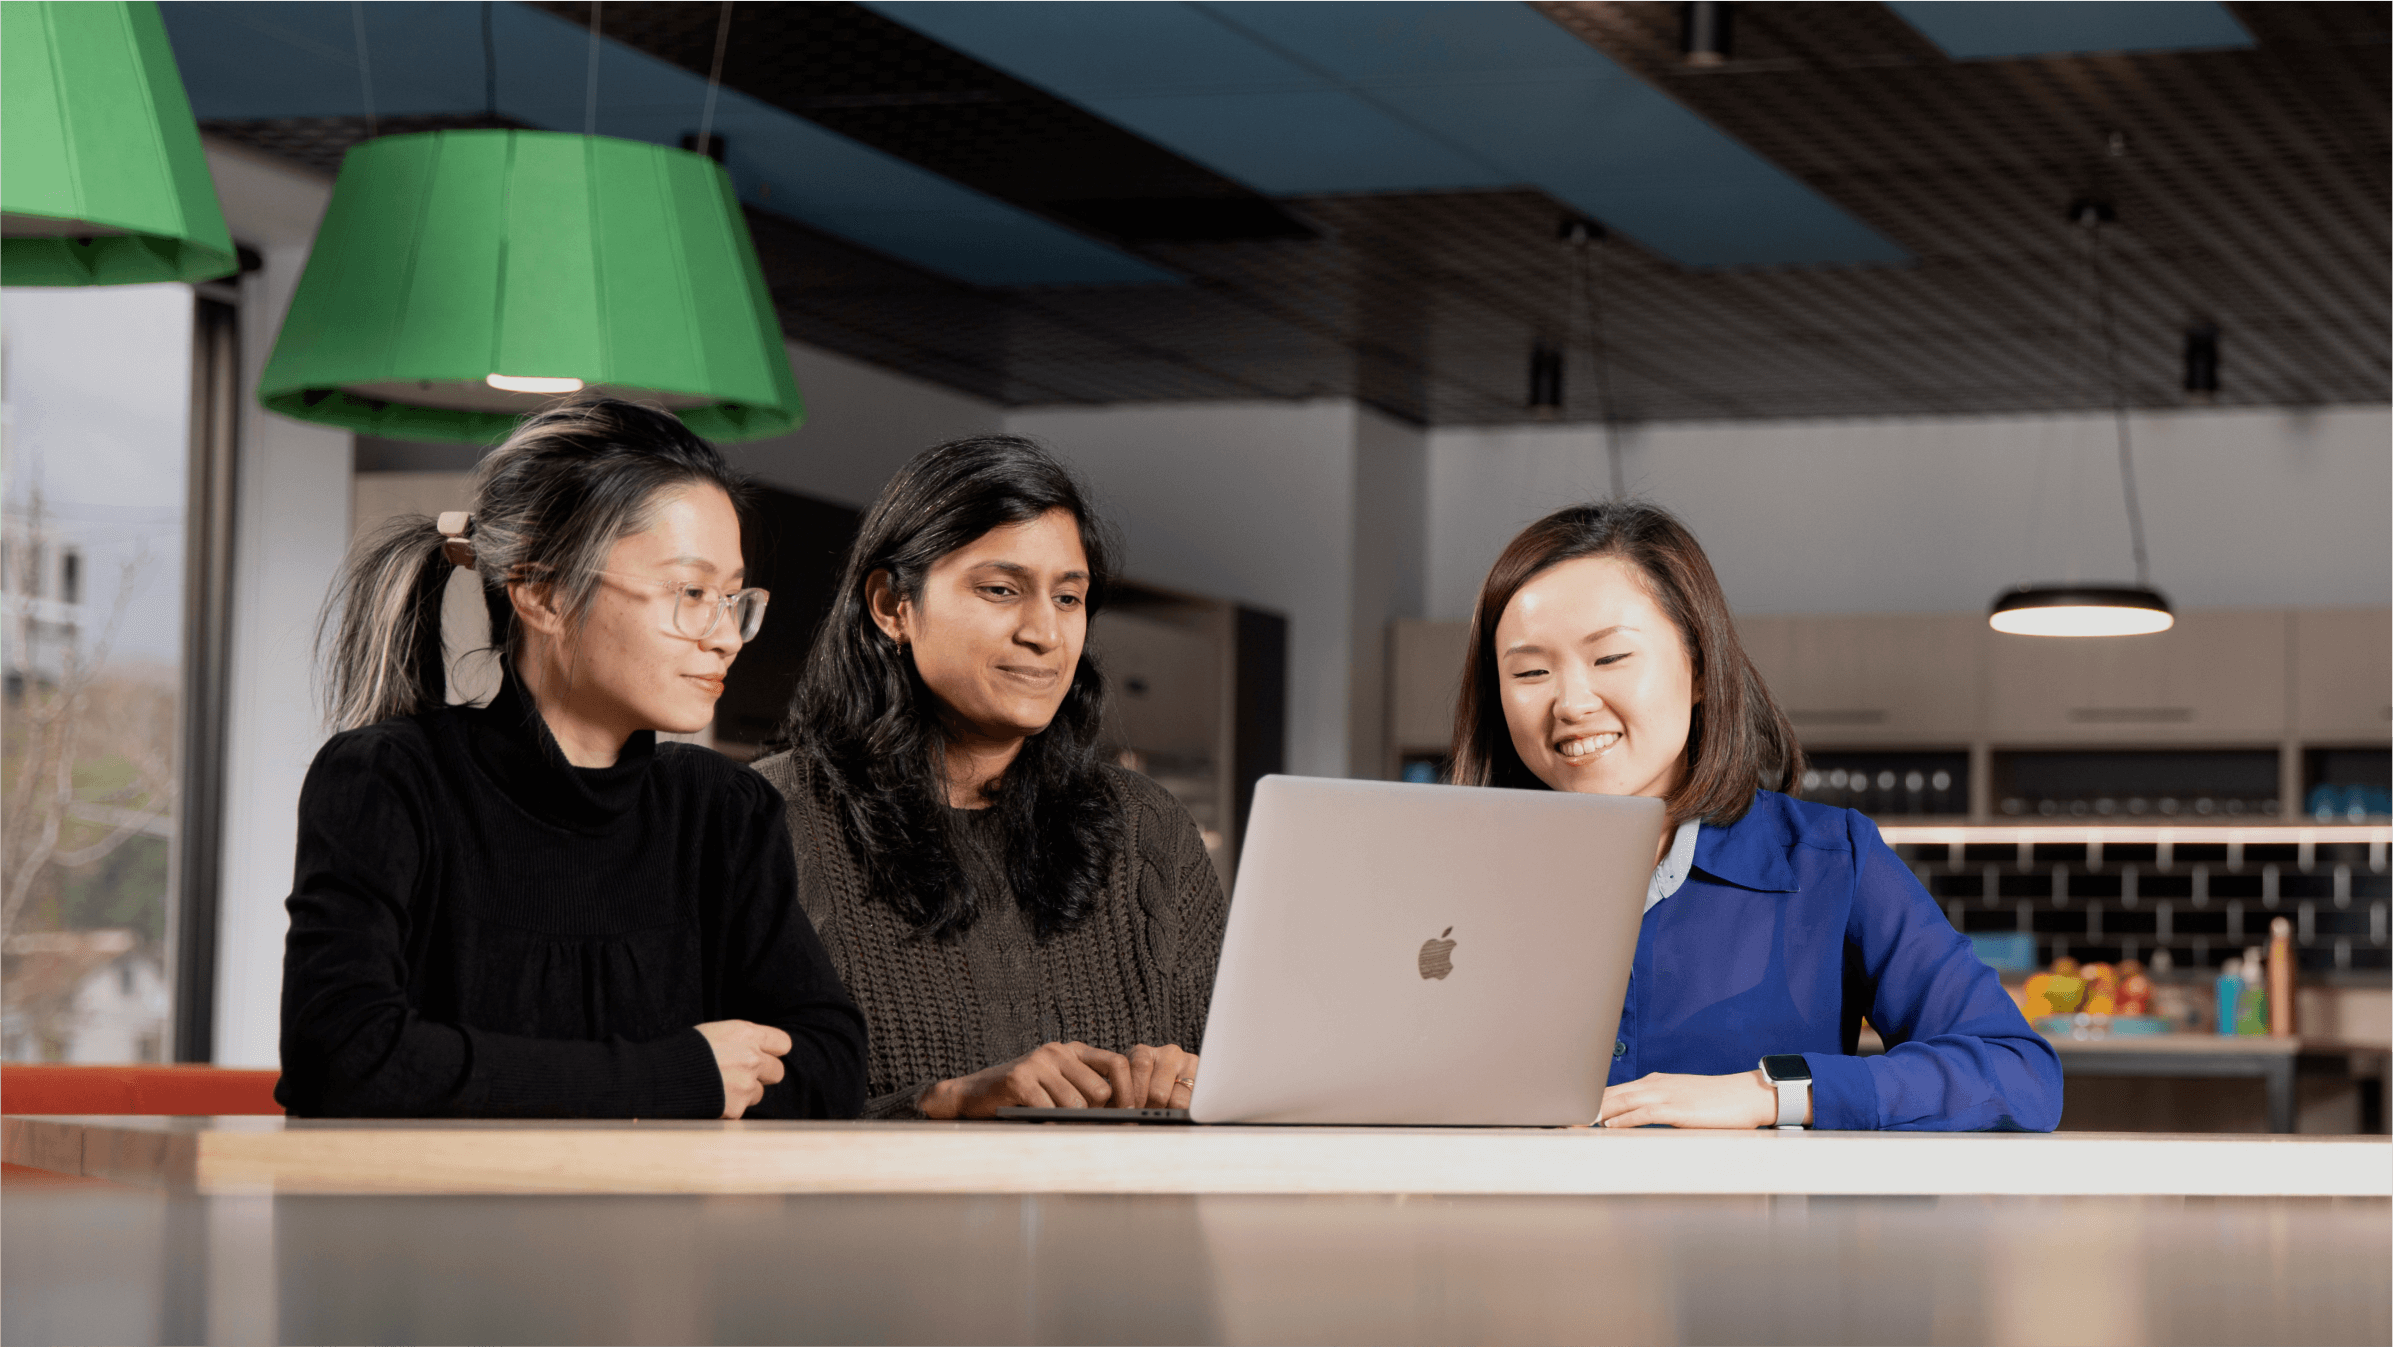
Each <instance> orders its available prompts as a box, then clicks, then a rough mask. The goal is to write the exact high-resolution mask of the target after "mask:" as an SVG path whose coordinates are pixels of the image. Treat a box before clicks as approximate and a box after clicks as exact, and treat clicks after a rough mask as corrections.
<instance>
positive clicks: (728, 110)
mask: <svg viewBox="0 0 2393 1347" xmlns="http://www.w3.org/2000/svg"><path fill="white" fill-rule="evenodd" d="M160 8H161V10H162V11H163V12H164V14H165V18H166V27H167V33H168V36H169V37H170V39H171V40H172V41H173V43H174V48H175V61H176V64H177V66H178V67H180V69H181V71H182V75H183V83H184V87H185V88H187V89H188V90H189V91H190V94H191V102H192V107H193V109H194V111H196V112H197V113H198V115H199V116H200V117H202V118H226V119H238V120H249V119H258V118H272V117H355V116H359V115H361V114H363V113H364V111H365V106H366V104H365V85H364V80H363V78H362V74H363V72H361V71H360V69H359V67H358V61H357V54H356V53H357V41H356V29H355V23H356V19H355V17H354V13H353V11H352V9H351V7H350V6H349V5H346V4H337V3H281V4H277V3H251V2H250V0H219V2H217V3H204V4H201V3H168V4H164V5H161V6H160ZM356 12H362V14H363V16H364V19H365V24H366V55H367V63H368V65H369V66H370V68H371V72H372V75H373V100H374V110H375V112H376V113H377V114H379V115H382V116H405V115H410V114H416V115H423V114H471V113H475V112H479V111H482V110H484V107H485V97H486V94H485V89H486V83H485V79H486V74H487V73H488V72H490V71H493V70H494V71H495V73H496V77H497V101H498V110H499V112H500V113H501V114H502V115H504V116H507V117H512V118H514V119H516V120H518V121H521V122H524V123H527V124H529V125H532V126H537V127H541V128H543V129H547V130H552V131H579V130H581V129H583V127H584V126H585V125H586V124H587V122H586V118H587V114H588V108H589V102H588V98H589V83H588V71H589V65H588V59H589V34H588V32H587V31H586V30H584V29H581V28H577V27H575V26H574V25H572V24H570V23H567V22H566V21H564V20H563V19H560V18H557V17H556V16H554V15H551V14H548V13H546V12H543V11H540V10H536V9H532V8H529V7H527V6H523V5H516V4H501V5H494V6H492V7H491V9H490V15H491V32H490V39H491V41H490V47H489V48H488V53H489V56H490V58H491V59H490V60H489V61H488V62H487V64H486V62H485V48H484V45H483V35H482V13H483V7H482V6H480V5H472V4H450V3H427V2H425V0H384V2H383V3H377V4H371V5H366V6H363V7H362V10H361V11H356ZM599 53H600V57H599V70H598V120H597V129H598V132H599V133H600V134H601V135H609V136H621V137H624V138H626V139H631V140H644V141H650V142H653V143H656V144H662V145H677V144H679V143H681V137H682V136H684V135H686V134H689V133H691V132H694V131H696V130H697V129H698V121H699V117H700V115H701V109H702V106H703V104H704V102H705V98H706V81H705V80H704V79H702V78H700V77H699V76H697V75H694V74H692V73H690V72H689V71H686V70H683V69H681V68H680V67H679V66H675V65H672V64H669V63H667V62H664V61H660V60H658V59H656V58H654V57H652V56H648V55H646V54H645V53H642V52H637V51H633V50H631V49H630V48H628V47H625V46H622V45H621V44H619V43H614V42H602V43H601V44H600V46H599ZM715 129H716V130H717V131H719V132H720V133H721V134H722V136H723V140H724V143H725V145H726V146H728V147H729V153H728V155H727V158H726V164H725V167H726V168H728V169H729V170H730V172H731V178H732V182H733V184H734V185H735V186H736V187H737V189H738V190H739V193H740V197H741V199H742V200H744V201H747V202H749V203H750V204H752V205H756V206H759V207H761V208H763V209H766V210H770V211H772V212H774V213H775V214H778V215H783V216H787V217H789V218H791V219H794V220H799V221H802V222H804V223H806V224H809V225H812V226H814V227H815V228H817V229H820V230H822V231H824V232H825V233H829V234H835V235H837V236H839V237H841V238H844V239H847V240H849V241H851V242H854V243H858V244H861V245H863V246H864V247H867V248H871V249H874V250H876V251H879V252H883V253H886V254H888V255H890V256H892V257H898V258H902V259H904V260H906V261H908V262H912V263H914V264H915V265H917V266H921V267H924V268H926V269H928V270H931V271H935V272H938V273H940V274H941V275H944V276H949V277H952V278H954V279H956V280H960V281H964V282H967V283H969V284H974V285H1006V286H1013V285H1150V284H1173V283H1177V282H1178V280H1179V278H1178V277H1176V276H1174V275H1173V274H1172V273H1171V272H1169V271H1166V270H1164V269H1162V268H1160V267H1157V266H1154V265H1153V264H1151V263H1148V262H1145V261H1143V260H1141V259H1139V258H1136V257H1133V256H1131V255H1130V254H1128V253H1126V252H1123V251H1121V250H1120V249H1118V248H1114V247H1111V246H1109V245H1107V244H1104V243H1100V242H1098V241H1096V240H1094V239H1091V238H1088V237H1086V236H1084V235H1081V234H1078V233H1075V232H1073V231H1072V230H1069V229H1066V228H1064V227H1063V226H1061V225H1058V224H1055V223H1053V222H1051V221H1049V220H1046V219H1044V218H1042V217H1040V216H1037V215H1033V214H1031V213H1030V212H1028V211H1025V210H1022V209H1020V208H1018V207H1015V206H1012V205H1009V204H1007V203H1005V202H1003V201H999V200H997V199H996V198H994V197H991V196H988V195H986V194H984V193H981V192H977V191H974V190H973V189H971V188H969V187H966V186H963V185H962V184H960V183H957V182H954V181H952V180H950V179H948V178H945V177H942V176H940V175H938V174H936V173H932V172H929V171H928V170H925V169H922V168H917V167H916V166H914V165H912V164H909V163H907V162H906V161H905V160H903V159H899V158H897V157H895V156H893V155H889V154H885V153H883V152H882V151H880V150H877V149H873V148H872V147H870V146H867V145H863V144H860V143H858V142H857V141H854V140H850V139H848V138H847V137H845V136H842V135H839V134H837V133H835V132H833V131H830V130H827V129H825V128H824V127H822V126H819V125H817V124H815V123H813V122H810V121H807V120H805V119H804V118H801V117H796V116H793V115H791V114H789V113H786V112H783V111H781V110H780V109H778V108H775V107H772V106H770V105H768V104H765V103H761V102H758V101H757V100H755V99H752V98H749V97H747V96H745V95H743V94H740V93H737V92H735V91H732V90H729V89H726V90H723V91H721V94H720V97H719V100H718V102H717V105H716V109H715Z"/></svg>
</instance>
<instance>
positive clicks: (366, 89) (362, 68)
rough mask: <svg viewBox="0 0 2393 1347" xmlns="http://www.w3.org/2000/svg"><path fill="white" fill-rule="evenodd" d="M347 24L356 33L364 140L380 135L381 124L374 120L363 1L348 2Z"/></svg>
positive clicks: (372, 90)
mask: <svg viewBox="0 0 2393 1347" xmlns="http://www.w3.org/2000/svg"><path fill="white" fill-rule="evenodd" d="M349 23H350V26H351V27H352V28H353V29H355V30H356V33H357V84H358V89H359V91H360V92H362V93H363V94H364V96H365V101H366V139H368V140H372V139H373V138H374V137H375V136H377V135H379V134H381V124H380V123H379V122H377V121H376V120H375V118H374V63H373V61H372V60H371V59H369V58H368V57H367V55H366V6H365V0H349Z"/></svg>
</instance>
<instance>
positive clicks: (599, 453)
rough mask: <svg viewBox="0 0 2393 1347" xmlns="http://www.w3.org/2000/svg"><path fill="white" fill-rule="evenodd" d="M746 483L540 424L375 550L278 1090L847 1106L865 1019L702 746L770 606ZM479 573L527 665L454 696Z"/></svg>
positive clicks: (288, 1099) (436, 1098)
mask: <svg viewBox="0 0 2393 1347" xmlns="http://www.w3.org/2000/svg"><path fill="white" fill-rule="evenodd" d="M741 489H742V488H741V485H740V483H739V481H738V479H737V478H736V477H735V476H734V475H733V474H732V472H731V471H730V469H729V468H728V467H726V466H725V464H724V463H723V461H722V459H721V458H720V457H719V456H718V455H717V454H716V453H715V451H714V450H713V449H712V448H710V447H708V446H707V445H706V444H705V442H703V441H701V440H699V439H698V438H697V437H695V436H693V435H692V434H690V432H689V431H688V430H687V429H686V428H684V427H683V426H682V424H681V423H680V422H679V421H678V420H676V419H674V418H673V417H672V416H670V415H668V414H666V413H664V412H660V411H655V410H652V409H650V408H646V407H640V406H634V405H632V404H629V403H624V402H618V401H612V400H607V399H595V398H594V399H588V400H582V401H576V402H571V403H567V404H563V405H561V406H557V407H554V408H552V409H550V410H548V411H545V412H542V413H540V414H538V415H535V416H533V417H531V418H529V419H527V420H526V421H525V422H524V423H523V425H522V426H521V427H520V428H519V429H518V430H517V431H516V432H515V434H514V435H513V436H511V437H510V438H509V439H508V440H507V441H506V443H504V444H502V445H500V446H499V447H498V448H496V449H494V450H492V451H491V452H490V453H489V454H488V455H487V456H486V457H485V458H484V459H483V460H482V464H481V467H480V469H479V470H478V471H477V472H476V473H475V476H474V485H473V490H472V496H473V499H472V502H471V508H470V509H469V510H460V511H457V512H454V513H450V514H444V515H442V516H440V517H439V518H438V519H432V518H427V517H424V516H420V515H418V516H412V517H403V518H401V519H398V520H395V521H393V522H392V523H391V524H390V525H388V526H387V527H386V528H384V529H383V530H382V531H381V532H380V533H378V534H376V535H375V536H374V537H372V538H370V539H368V540H367V541H366V542H364V543H363V544H362V545H361V546H360V547H359V548H358V550H357V552H356V554H355V555H354V556H353V557H352V559H351V561H350V563H349V566H348V570H347V573H346V574H345V575H344V576H343V577H342V578H341V580H340V581H339V583H338V584H337V585H336V586H335V588H334V590H333V594H332V597H331V599H330V601H329V602H328V604H327V606H326V610H325V625H324V628H323V630H324V631H325V633H326V635H325V638H324V639H323V641H322V642H321V644H323V645H324V646H325V647H326V651H325V653H326V656H327V678H326V684H327V691H328V694H329V695H328V702H329V712H330V719H331V722H332V724H331V728H332V729H333V730H334V731H335V734H334V736H333V738H332V739H331V741H330V742H328V743H327V744H326V745H325V746H324V749H323V751H322V752H320V753H318V754H317V756H316V761H315V765H314V766H313V767H312V768H311V769H310V770H309V772H308V778H307V785H306V788H305V790H304V791H303V792H302V794H301V796H300V802H299V846H298V866H297V877H296V882H295V885H294V890H293V892H292V895H291V899H290V903H289V907H290V914H291V930H290V936H289V940H288V945H287V948H286V951H285V954H284V958H283V1001H282V1059H283V1075H282V1081H281V1083H280V1084H279V1085H278V1086H277V1087H276V1089H275V1097H276V1098H277V1099H278V1100H279V1101H280V1102H281V1103H282V1105H283V1106H284V1108H286V1109H287V1110H289V1111H290V1112H291V1113H294V1114H299V1115H312V1116H319V1117H423V1116H479V1117H648V1118H671V1117H686V1118H714V1117H723V1118H737V1117H740V1116H742V1115H743V1114H745V1115H746V1116H751V1117H818V1118H819V1117H845V1116H852V1115H853V1114H854V1113H855V1112H856V1111H857V1109H858V1107H859V1106H860V1104H861V1103H862V1098H863V1095H862V1090H863V1053H864V1025H863V1019H862V1017H861V1015H859V1014H858V1012H857V1010H856V1008H855V1005H854V1003H853V1002H852V1001H850V1000H849V998H848V996H847V993H846V992H845V990H844V989H842V987H841V986H840V983H839V979H838V976H837V975H836V974H835V973H834V972H833V970H832V968H831V965H830V962H829V960H828V958H827V957H826V956H825V954H824V951H823V947H822V944H821V943H820V941H818V940H817V939H816V937H815V933H814V928H813V927H812V926H811V925H810V924H809V923H808V921H807V919H806V915H805V913H804V912H803V911H801V910H800V909H799V907H798V905H797V903H796V893H797V876H796V873H795V870H794V868H793V866H792V863H791V854H790V845H789V837H788V833H787V832H786V831H785V829H784V827H783V824H782V811H781V801H780V799H779V797H778V796H777V795H775V793H774V792H773V789H772V787H770V786H768V785H767V784H765V782H764V780H763V779H762V778H760V777H758V776H756V775H755V774H754V773H752V772H750V771H748V770H746V769H745V768H742V767H739V766H737V765H735V764H734V763H732V762H731V761H729V760H728V759H725V758H723V757H721V756H719V755H717V754H715V753H712V752H709V751H707V750H705V749H701V748H693V747H689V746H686V745H680V744H664V745H659V744H658V743H657V742H656V734H657V732H658V731H660V730H663V731H676V732H687V731H693V730H697V729H699V728H702V727H703V726H704V725H705V724H706V723H707V722H708V721H709V720H710V719H712V717H713V714H714V702H715V699H716V698H717V697H718V696H720V695H721V693H722V690H723V674H724V671H725V670H727V669H728V668H729V667H730V665H731V662H732V660H733V659H734V658H736V657H737V656H738V654H739V651H740V647H741V644H742V643H743V642H744V641H745V640H746V639H747V638H749V637H751V636H753V635H755V632H756V627H757V624H758V623H759V622H760V621H761V620H762V618H763V615H764V603H765V595H764V593H763V592H762V591H760V590H753V589H745V588H742V582H743V579H744V576H745V569H746V568H745V563H744V562H743V560H742V557H741V551H740V522H739V515H738V512H737V502H738V500H739V498H740V493H741ZM460 567H463V568H466V569H469V570H471V571H472V573H473V574H474V576H475V578H476V579H477V580H478V581H479V582H480V587H481V590H482V596H483V600H484V603H485V605H486V607H487V608H488V610H489V613H490V629H491V643H492V645H493V646H494V647H495V648H496V649H497V651H498V652H499V654H500V665H501V673H502V681H501V686H500V689H499V691H498V693H497V695H496V696H495V697H494V698H493V699H492V700H491V702H490V704H489V705H487V706H481V707H475V706H459V705H450V704H449V697H448V689H447V687H446V686H445V679H444V674H443V669H444V661H443V650H442V643H441V630H440V609H441V596H442V593H443V591H444V590H445V589H446V588H447V587H448V584H449V581H450V578H451V576H452V575H453V573H454V572H455V571H456V570H457V569H458V568H460Z"/></svg>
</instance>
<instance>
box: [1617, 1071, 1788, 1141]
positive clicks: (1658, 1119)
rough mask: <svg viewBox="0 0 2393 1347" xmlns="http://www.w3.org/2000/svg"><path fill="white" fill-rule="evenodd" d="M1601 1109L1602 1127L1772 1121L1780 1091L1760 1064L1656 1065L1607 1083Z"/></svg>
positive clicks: (1775, 1117)
mask: <svg viewBox="0 0 2393 1347" xmlns="http://www.w3.org/2000/svg"><path fill="white" fill-rule="evenodd" d="M1603 1112H1604V1116H1602V1117H1601V1118H1598V1119H1597V1120H1596V1125H1597V1126H1599V1127H1645V1126H1649V1125H1651V1124H1654V1123H1661V1124H1663V1125H1665V1126H1669V1127H1769V1126H1771V1125H1773V1124H1775V1123H1776V1122H1777V1121H1778V1091H1777V1090H1776V1089H1775V1088H1773V1087H1772V1086H1771V1084H1770V1082H1768V1081H1767V1080H1764V1079H1762V1073H1761V1072H1760V1071H1758V1070H1755V1071H1739V1072H1737V1073H1736V1074H1735V1075H1732V1076H1681V1075H1673V1074H1671V1073H1669V1072H1665V1071H1656V1072H1654V1073H1652V1074H1651V1075H1646V1076H1640V1077H1638V1078H1637V1079H1635V1080H1632V1081H1630V1082H1629V1083H1627V1084H1626V1085H1614V1086H1611V1087H1609V1088H1607V1089H1606V1090H1605V1091H1604V1104H1603ZM1803 1121H1804V1122H1805V1123H1806V1124H1808V1123H1810V1121H1811V1119H1810V1118H1808V1117H1806V1118H1805V1119H1804V1120H1803Z"/></svg>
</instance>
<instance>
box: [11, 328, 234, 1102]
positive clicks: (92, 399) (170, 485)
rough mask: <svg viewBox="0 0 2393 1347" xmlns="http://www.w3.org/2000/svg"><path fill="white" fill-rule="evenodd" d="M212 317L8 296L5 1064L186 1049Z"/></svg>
mask: <svg viewBox="0 0 2393 1347" xmlns="http://www.w3.org/2000/svg"><path fill="white" fill-rule="evenodd" d="M192 305H193V295H192V291H191V289H190V287H188V286H182V285H151V286H112V287H100V288H92V289H21V288H20V289H10V290H7V291H5V292H4V293H0V473H4V487H0V496H4V499H0V503H4V505H5V511H6V514H5V521H4V524H0V593H4V599H5V604H4V623H5V625H4V627H0V665H4V670H0V679H4V684H0V808H4V809H5V814H4V815H0V866H4V868H0V892H4V894H5V930H4V931H0V962H4V966H0V1057H5V1058H6V1059H7V1060H9V1061H58V1062H94V1063H99V1062H154V1061H162V1060H166V1059H168V1058H170V1057H171V1056H172V1055H173V1051H172V1042H171V1038H170V1030H171V1025H170V1023H169V1021H170V1014H171V1010H170V1008H171V1005H172V992H173V986H172V980H173V971H172V970H173V969H174V967H175V958H174V956H173V949H174V944H173V941H174V934H175V933H174V930H173V927H174V924H175V913H176V903H175V887H176V882H175V876H176V872H177V866H176V864H175V856H176V840H177V837H176V829H177V825H178V819H179V811H178V808H177V802H178V796H179V793H180V790H179V767H180V764H179V763H178V757H179V756H180V755H179V752H178V743H179V725H178V716H179V712H180V702H181V693H182V684H183V670H182V661H183V648H182V647H183V637H184V622H183V605H184V588H185V587H184V575H183V571H184V565H185V540H184V515H185V508H186V507H185V478H186V473H187V470H188V463H189V455H190V443H191V440H190V425H189V422H190V416H191V379H192V360H191V351H192V340H193V338H192V331H193V327H192Z"/></svg>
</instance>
